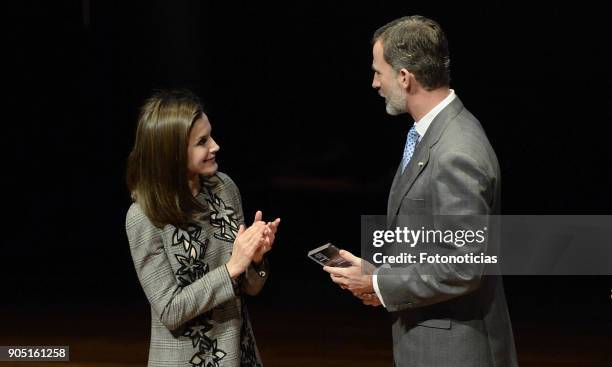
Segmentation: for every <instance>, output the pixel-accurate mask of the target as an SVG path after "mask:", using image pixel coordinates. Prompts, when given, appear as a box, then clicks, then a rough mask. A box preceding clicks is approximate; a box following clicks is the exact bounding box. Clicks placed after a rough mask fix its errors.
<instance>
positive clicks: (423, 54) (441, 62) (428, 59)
mask: <svg viewBox="0 0 612 367" xmlns="http://www.w3.org/2000/svg"><path fill="white" fill-rule="evenodd" d="M377 41H381V43H382V46H383V55H384V58H385V61H386V62H387V63H389V64H390V65H391V66H392V67H393V69H394V70H395V71H399V70H401V69H402V68H403V69H406V70H408V71H410V72H411V73H413V74H414V75H415V78H416V80H417V81H418V82H419V83H421V85H422V86H423V87H424V88H425V89H427V90H433V89H436V88H439V87H444V86H448V85H449V84H450V55H449V52H448V41H447V40H446V35H445V34H444V32H443V31H442V28H441V27H440V25H439V24H438V23H437V22H435V21H433V20H431V19H428V18H425V17H423V16H420V15H412V16H407V17H402V18H399V19H396V20H393V21H391V22H389V23H387V24H385V25H384V26H382V27H380V28H378V29H377V30H376V32H374V36H373V37H372V44H374V43H376V42H377Z"/></svg>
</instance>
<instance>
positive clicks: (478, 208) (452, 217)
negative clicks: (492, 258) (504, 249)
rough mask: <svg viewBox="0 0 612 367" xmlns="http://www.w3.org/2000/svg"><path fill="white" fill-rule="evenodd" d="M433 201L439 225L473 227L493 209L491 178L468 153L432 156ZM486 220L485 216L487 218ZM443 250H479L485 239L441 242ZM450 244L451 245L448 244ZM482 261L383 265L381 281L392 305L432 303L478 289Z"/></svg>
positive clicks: (393, 308)
mask: <svg viewBox="0 0 612 367" xmlns="http://www.w3.org/2000/svg"><path fill="white" fill-rule="evenodd" d="M432 164H433V167H432V173H431V174H432V177H431V182H432V186H433V187H432V205H433V214H434V227H435V228H436V229H440V228H442V229H444V228H452V229H453V230H461V229H465V230H467V229H470V230H474V228H475V227H474V224H475V223H474V218H479V219H478V220H482V218H486V215H487V214H489V213H490V206H489V204H488V203H489V200H488V199H487V196H488V193H489V192H490V191H491V190H490V189H491V185H492V184H493V183H492V180H491V179H489V178H488V177H487V174H486V171H485V169H484V168H483V166H482V165H479V164H478V162H476V161H475V160H474V159H473V158H471V157H470V156H468V155H467V154H462V153H459V152H448V153H446V154H443V155H442V156H440V158H439V159H438V160H437V161H434V162H432ZM485 220H486V219H485ZM432 245H433V246H436V247H438V250H439V251H438V253H444V252H445V251H448V252H447V253H449V254H453V255H459V256H461V255H464V254H468V253H474V254H480V252H484V251H485V250H486V246H487V244H486V242H483V243H481V244H478V245H475V244H470V245H465V246H463V247H461V248H457V247H452V248H451V246H453V245H451V244H445V243H439V244H428V245H427V246H432ZM449 249H450V250H449ZM482 271H483V265H482V264H471V263H469V264H466V263H462V264H461V263H458V264H453V263H433V264H429V263H427V264H415V265H410V266H406V267H401V268H384V267H383V268H380V269H379V271H378V277H377V278H378V279H377V280H378V287H379V289H380V292H381V294H382V297H383V300H384V303H385V305H386V308H387V310H388V311H401V310H404V309H407V308H415V307H422V306H427V305H431V304H435V303H439V302H443V301H446V300H449V299H452V298H455V297H459V296H462V295H464V294H467V293H469V292H472V291H473V290H475V289H477V288H478V286H479V284H480V279H481V275H482Z"/></svg>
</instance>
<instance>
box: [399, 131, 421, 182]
mask: <svg viewBox="0 0 612 367" xmlns="http://www.w3.org/2000/svg"><path fill="white" fill-rule="evenodd" d="M415 126H416V124H415V125H412V128H411V129H410V131H408V139H406V146H405V147H404V156H403V157H402V173H404V170H405V169H406V166H407V165H408V162H410V158H412V154H413V153H414V148H415V147H416V144H417V141H418V140H419V133H418V132H417V131H416V128H415Z"/></svg>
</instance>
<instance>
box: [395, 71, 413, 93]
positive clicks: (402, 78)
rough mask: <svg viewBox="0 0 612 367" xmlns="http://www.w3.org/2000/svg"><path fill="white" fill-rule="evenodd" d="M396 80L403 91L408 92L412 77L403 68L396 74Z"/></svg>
mask: <svg viewBox="0 0 612 367" xmlns="http://www.w3.org/2000/svg"><path fill="white" fill-rule="evenodd" d="M397 78H398V81H399V83H400V85H401V86H402V88H404V89H405V90H408V89H409V88H410V85H411V84H412V82H413V81H414V75H413V74H412V73H411V72H409V71H408V70H407V69H404V68H401V69H400V71H399V72H398V73H397Z"/></svg>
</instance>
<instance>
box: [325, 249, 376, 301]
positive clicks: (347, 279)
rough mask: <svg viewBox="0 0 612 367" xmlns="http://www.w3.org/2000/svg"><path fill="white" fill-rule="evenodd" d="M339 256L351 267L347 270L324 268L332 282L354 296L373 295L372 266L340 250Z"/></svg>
mask: <svg viewBox="0 0 612 367" xmlns="http://www.w3.org/2000/svg"><path fill="white" fill-rule="evenodd" d="M340 256H341V257H342V258H343V259H345V260H347V261H348V262H350V263H351V266H349V267H348V268H338V267H331V266H324V267H323V270H325V271H326V272H328V273H329V274H330V275H331V279H332V281H333V282H334V283H336V284H338V285H339V286H340V287H341V288H342V289H348V290H349V291H351V292H352V293H353V294H354V295H355V296H357V295H358V294H364V293H374V286H373V284H372V274H373V273H374V266H373V265H372V264H370V263H368V262H367V261H364V260H363V259H361V258H359V257H357V256H355V255H353V254H351V253H350V252H348V251H346V250H340Z"/></svg>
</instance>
